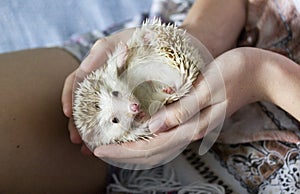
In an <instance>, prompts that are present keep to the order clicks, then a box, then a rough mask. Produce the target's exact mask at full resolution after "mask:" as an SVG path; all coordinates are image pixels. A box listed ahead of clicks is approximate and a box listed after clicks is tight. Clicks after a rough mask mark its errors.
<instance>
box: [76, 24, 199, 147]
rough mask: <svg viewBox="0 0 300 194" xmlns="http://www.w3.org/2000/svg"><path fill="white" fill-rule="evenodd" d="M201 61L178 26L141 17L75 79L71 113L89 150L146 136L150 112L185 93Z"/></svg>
mask: <svg viewBox="0 0 300 194" xmlns="http://www.w3.org/2000/svg"><path fill="white" fill-rule="evenodd" d="M203 66H204V63H203V60H202V58H201V55H200V54H199V51H198V49H197V48H196V47H194V46H193V45H192V44H191V41H190V38H189V36H187V34H186V32H185V31H184V30H182V29H180V28H178V27H176V26H175V25H171V24H163V23H161V21H160V20H158V19H156V20H153V21H145V22H144V23H143V25H142V26H141V27H140V28H137V29H136V30H135V31H134V33H133V34H132V36H131V38H130V39H129V40H128V41H127V42H126V43H122V42H121V43H119V44H118V45H117V47H116V49H115V51H114V52H113V53H112V54H111V55H110V56H109V58H108V60H107V62H106V64H104V66H103V67H101V68H99V69H97V70H95V71H93V72H91V73H90V74H89V75H87V76H86V77H85V79H84V80H83V81H82V82H80V83H78V85H77V88H76V90H75V92H74V101H73V117H74V122H75V126H76V128H77V129H78V130H79V133H80V134H81V137H82V139H83V141H84V142H85V143H87V145H88V147H89V148H90V149H92V150H93V149H94V148H96V147H97V146H100V145H106V144H121V143H124V142H132V141H138V140H146V141H151V138H153V137H154V136H155V135H154V134H151V132H150V130H149V128H148V123H149V119H150V117H151V115H153V114H154V113H155V112H157V111H158V110H159V109H160V108H161V107H162V106H164V105H166V104H170V103H172V102H174V101H177V100H179V99H180V98H182V97H183V96H185V95H187V94H188V93H189V91H190V90H191V89H192V86H193V83H194V81H195V80H196V79H197V76H198V75H199V73H200V70H201V68H202V67H203Z"/></svg>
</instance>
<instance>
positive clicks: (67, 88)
mask: <svg viewBox="0 0 300 194" xmlns="http://www.w3.org/2000/svg"><path fill="white" fill-rule="evenodd" d="M132 32H133V29H128V30H125V31H122V32H119V33H116V34H114V35H111V36H108V37H105V38H102V39H99V40H98V41H97V42H96V43H95V44H94V45H93V47H92V48H91V50H90V52H89V54H88V55H87V57H86V58H85V59H84V60H83V61H82V63H81V64H80V66H79V68H78V69H76V70H75V71H74V72H72V73H71V74H70V75H69V76H68V77H67V78H66V80H65V83H64V88H63V92H62V98H61V100H62V106H63V112H64V114H65V116H67V117H68V118H69V123H68V129H69V133H70V139H71V142H73V143H75V144H81V143H82V147H81V151H82V152H83V153H85V154H92V152H91V151H90V150H89V149H88V148H87V147H86V145H85V144H84V143H83V142H82V139H81V137H80V134H79V132H78V130H77V129H76V127H75V125H74V121H73V118H72V94H73V90H74V84H75V83H77V82H78V81H80V80H82V79H83V78H84V77H85V76H86V75H87V74H88V73H90V72H92V71H93V70H95V69H97V68H100V67H101V66H102V65H103V64H104V63H105V61H106V60H107V58H108V53H111V52H112V51H113V50H114V48H115V47H116V45H117V44H118V43H119V42H120V41H123V42H125V41H127V40H128V39H129V37H130V36H131V34H132Z"/></svg>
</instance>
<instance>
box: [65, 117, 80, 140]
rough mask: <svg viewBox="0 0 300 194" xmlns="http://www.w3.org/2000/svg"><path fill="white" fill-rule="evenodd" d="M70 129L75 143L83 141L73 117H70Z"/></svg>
mask: <svg viewBox="0 0 300 194" xmlns="http://www.w3.org/2000/svg"><path fill="white" fill-rule="evenodd" d="M68 129H69V132H70V139H71V142H72V143H75V144H80V143H82V139H81V136H80V134H79V132H78V130H77V129H76V127H75V124H74V120H73V119H72V118H70V119H69V123H68Z"/></svg>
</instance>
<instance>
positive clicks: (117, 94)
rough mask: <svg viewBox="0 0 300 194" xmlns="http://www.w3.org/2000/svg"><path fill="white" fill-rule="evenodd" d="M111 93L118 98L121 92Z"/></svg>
mask: <svg viewBox="0 0 300 194" xmlns="http://www.w3.org/2000/svg"><path fill="white" fill-rule="evenodd" d="M111 93H112V95H113V96H114V97H118V96H119V92H118V91H112V92H111Z"/></svg>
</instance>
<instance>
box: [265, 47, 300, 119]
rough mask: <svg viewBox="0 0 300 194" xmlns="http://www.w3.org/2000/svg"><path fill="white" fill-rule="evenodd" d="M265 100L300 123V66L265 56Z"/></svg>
mask: <svg viewBox="0 0 300 194" xmlns="http://www.w3.org/2000/svg"><path fill="white" fill-rule="evenodd" d="M263 65H264V66H265V72H266V73H265V80H266V81H265V82H266V88H265V91H266V100H268V101H270V102H272V103H274V104H276V105H278V106H280V107H281V108H283V109H284V110H286V111H287V112H289V113H290V114H291V115H293V116H294V117H295V118H296V119H297V120H299V121H300V66H299V65H298V64H296V63H294V62H293V61H292V60H290V59H288V58H286V57H284V56H282V55H279V54H275V53H272V54H270V55H267V56H266V59H264V63H263Z"/></svg>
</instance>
